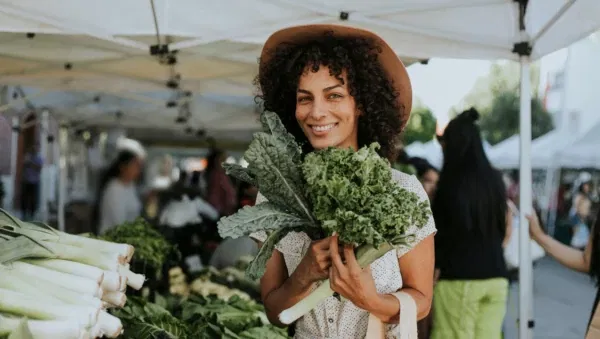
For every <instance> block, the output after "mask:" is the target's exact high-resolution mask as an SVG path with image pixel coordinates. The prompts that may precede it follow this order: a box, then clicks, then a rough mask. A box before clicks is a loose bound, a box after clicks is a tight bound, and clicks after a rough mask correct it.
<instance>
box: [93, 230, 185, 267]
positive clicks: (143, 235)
mask: <svg viewBox="0 0 600 339" xmlns="http://www.w3.org/2000/svg"><path fill="white" fill-rule="evenodd" d="M100 239H102V240H106V241H110V242H116V243H123V244H131V245H132V246H133V247H135V260H136V262H143V263H144V264H145V265H148V266H150V267H152V268H154V269H155V270H159V269H161V268H162V266H163V264H164V263H165V261H166V260H167V257H168V256H169V255H170V254H171V253H173V251H175V247H174V246H173V245H172V244H171V243H169V241H168V240H167V239H166V238H165V237H164V236H163V235H162V234H161V233H160V232H159V231H158V230H156V229H155V228H154V226H152V225H151V224H149V223H148V222H147V221H145V220H144V219H143V218H138V219H137V220H135V221H132V222H126V223H123V224H121V225H118V226H116V227H114V228H111V229H110V230H108V231H107V232H106V233H104V234H103V235H102V236H100Z"/></svg>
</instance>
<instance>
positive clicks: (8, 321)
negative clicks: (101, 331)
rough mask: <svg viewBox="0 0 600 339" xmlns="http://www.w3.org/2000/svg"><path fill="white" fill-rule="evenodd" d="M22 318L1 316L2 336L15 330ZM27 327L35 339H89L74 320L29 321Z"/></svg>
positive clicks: (0, 332) (0, 328)
mask: <svg viewBox="0 0 600 339" xmlns="http://www.w3.org/2000/svg"><path fill="white" fill-rule="evenodd" d="M20 322H21V319H20V318H9V317H5V316H3V315H1V314H0V334H7V333H10V332H12V331H14V330H15V328H17V326H19V323H20ZM27 327H28V328H29V331H30V332H31V335H32V336H33V338H34V339H88V338H89V336H86V331H85V330H84V329H83V328H82V327H81V325H79V324H78V323H77V322H76V321H72V320H29V319H28V320H27Z"/></svg>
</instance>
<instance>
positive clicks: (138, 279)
mask: <svg viewBox="0 0 600 339" xmlns="http://www.w3.org/2000/svg"><path fill="white" fill-rule="evenodd" d="M128 266H129V265H127V266H125V265H121V266H119V274H120V275H121V276H124V277H126V278H127V286H129V287H131V288H133V289H136V290H139V289H141V288H142V286H143V285H144V282H145V281H146V277H145V276H144V275H143V274H137V273H133V272H131V270H129V267H128Z"/></svg>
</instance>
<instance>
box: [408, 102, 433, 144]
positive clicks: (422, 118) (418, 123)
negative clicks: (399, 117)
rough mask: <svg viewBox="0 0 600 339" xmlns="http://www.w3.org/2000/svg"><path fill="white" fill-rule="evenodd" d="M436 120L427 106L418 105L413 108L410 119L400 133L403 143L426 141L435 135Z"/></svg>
mask: <svg viewBox="0 0 600 339" xmlns="http://www.w3.org/2000/svg"><path fill="white" fill-rule="evenodd" d="M436 127H437V120H436V118H435V116H434V115H433V112H431V109H429V107H426V106H423V105H418V106H416V107H414V108H413V110H412V112H411V114H410V119H409V120H408V123H407V125H406V128H405V129H404V132H403V134H402V140H403V141H404V145H410V144H411V143H413V142H415V141H420V142H423V143H425V142H428V141H430V140H432V139H433V137H434V136H435V131H436Z"/></svg>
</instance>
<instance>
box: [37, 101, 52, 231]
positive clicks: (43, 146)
mask: <svg viewBox="0 0 600 339" xmlns="http://www.w3.org/2000/svg"><path fill="white" fill-rule="evenodd" d="M49 119H50V113H49V112H48V111H47V110H44V111H42V119H41V126H40V139H39V142H40V154H41V155H42V159H43V164H42V169H41V172H40V187H39V190H40V192H39V199H38V213H39V214H38V215H39V220H40V221H41V222H43V223H46V222H48V189H47V187H48V180H50V179H51V178H50V177H49V176H48V169H49V165H48V158H49V157H48V154H50V152H49V150H48V132H49V131H48V128H49V126H50V124H49Z"/></svg>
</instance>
